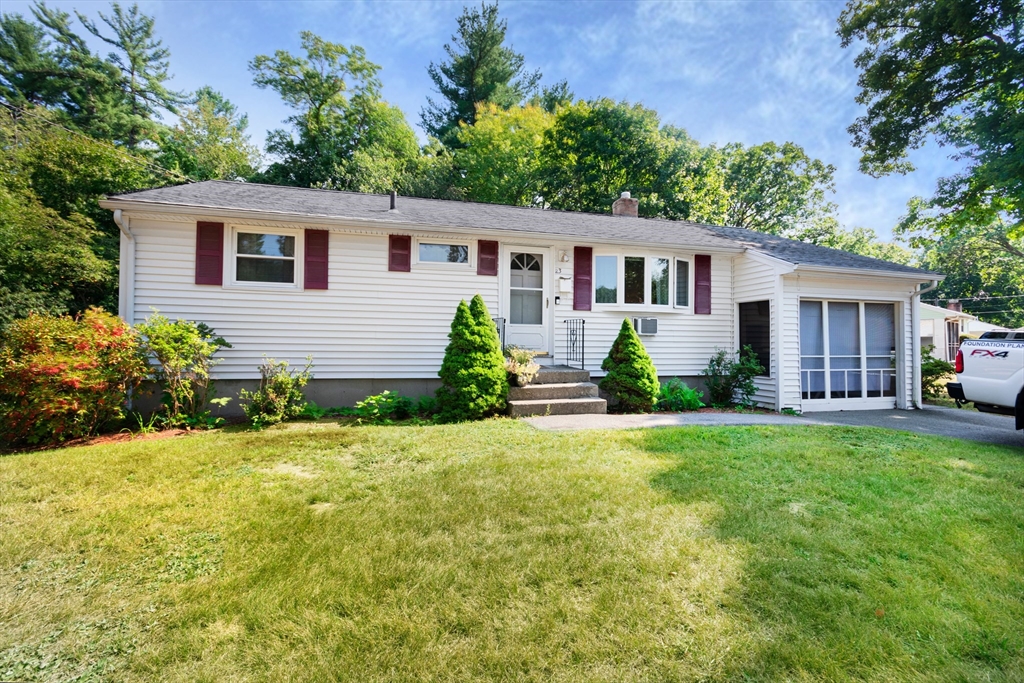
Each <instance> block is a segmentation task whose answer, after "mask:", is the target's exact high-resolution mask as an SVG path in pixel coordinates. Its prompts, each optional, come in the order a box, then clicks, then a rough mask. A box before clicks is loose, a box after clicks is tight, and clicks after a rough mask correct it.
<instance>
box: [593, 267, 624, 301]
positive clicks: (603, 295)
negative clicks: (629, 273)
mask: <svg viewBox="0 0 1024 683" xmlns="http://www.w3.org/2000/svg"><path fill="white" fill-rule="evenodd" d="M618 266H619V257H618V256H597V257H595V258H594V301H595V302H596V303H599V304H617V303H618V302H619V272H618V270H619V268H618Z"/></svg>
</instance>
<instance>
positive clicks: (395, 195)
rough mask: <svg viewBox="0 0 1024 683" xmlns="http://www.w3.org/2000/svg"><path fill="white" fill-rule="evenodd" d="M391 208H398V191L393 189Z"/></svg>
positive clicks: (393, 209) (395, 209)
mask: <svg viewBox="0 0 1024 683" xmlns="http://www.w3.org/2000/svg"><path fill="white" fill-rule="evenodd" d="M391 210H392V211H397V210H398V192H396V191H395V190H391Z"/></svg>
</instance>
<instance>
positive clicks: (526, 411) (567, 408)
mask: <svg viewBox="0 0 1024 683" xmlns="http://www.w3.org/2000/svg"><path fill="white" fill-rule="evenodd" d="M606 412H608V403H607V401H605V400H604V399H603V398H556V399H550V400H545V399H541V400H525V401H521V400H517V401H509V402H508V414H509V415H511V416H512V417H529V416H531V415H593V414H604V413H606Z"/></svg>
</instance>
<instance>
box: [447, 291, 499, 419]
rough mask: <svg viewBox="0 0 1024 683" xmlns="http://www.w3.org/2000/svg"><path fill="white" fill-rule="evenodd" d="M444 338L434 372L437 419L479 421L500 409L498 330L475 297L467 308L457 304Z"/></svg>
mask: <svg viewBox="0 0 1024 683" xmlns="http://www.w3.org/2000/svg"><path fill="white" fill-rule="evenodd" d="M448 339H449V342H448V347H447V348H446V349H445V351H444V360H443V361H442V363H441V370H440V371H439V372H438V376H440V378H441V387H440V388H439V389H438V390H437V410H438V416H437V419H438V420H439V421H441V422H459V421H462V420H479V419H480V418H483V417H486V416H488V415H493V414H495V413H497V412H499V411H501V410H502V409H504V407H505V399H506V397H507V396H508V376H507V374H506V372H505V358H504V356H502V353H501V343H500V341H499V340H498V329H497V328H496V327H495V326H494V321H493V320H491V315H490V313H489V312H488V311H487V305H486V304H485V303H484V300H483V298H482V297H481V296H480V295H479V294H477V295H476V296H474V297H473V300H472V302H470V304H469V305H467V304H466V302H465V301H460V302H459V306H458V308H456V310H455V318H454V319H453V320H452V327H451V332H450V333H449V334H448Z"/></svg>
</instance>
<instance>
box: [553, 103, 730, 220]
mask: <svg viewBox="0 0 1024 683" xmlns="http://www.w3.org/2000/svg"><path fill="white" fill-rule="evenodd" d="M541 163H542V165H543V180H542V183H541V194H542V195H543V197H544V200H545V201H546V202H548V203H549V204H550V206H551V207H552V208H556V209H565V210H568V211H589V212H593V213H608V212H609V211H610V210H611V205H612V202H613V201H614V200H615V199H617V198H618V196H619V194H620V193H621V192H622V191H624V190H629V191H630V192H632V195H633V197H635V198H636V199H639V200H640V206H639V211H640V215H641V216H660V217H662V218H672V219H688V220H696V221H703V222H708V223H716V222H721V221H722V219H723V218H724V216H725V210H726V206H727V198H728V197H727V195H726V191H725V186H724V178H723V172H722V170H721V168H720V162H719V160H718V158H717V153H716V152H715V151H714V150H713V149H704V148H701V146H700V144H699V143H697V141H696V140H694V139H693V138H691V137H690V136H689V135H687V134H686V131H684V130H682V129H679V128H675V127H673V126H665V127H663V128H660V127H659V119H658V114H657V112H655V111H654V110H652V109H646V108H644V107H642V106H641V105H639V104H636V105H629V104H626V103H615V102H612V101H611V100H608V99H599V100H594V101H592V102H577V103H576V104H573V105H570V106H566V107H563V108H562V109H560V110H559V112H558V114H557V116H556V117H555V122H554V124H553V125H552V126H551V127H550V128H548V129H547V130H546V131H545V133H544V146H543V150H542V157H541Z"/></svg>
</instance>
